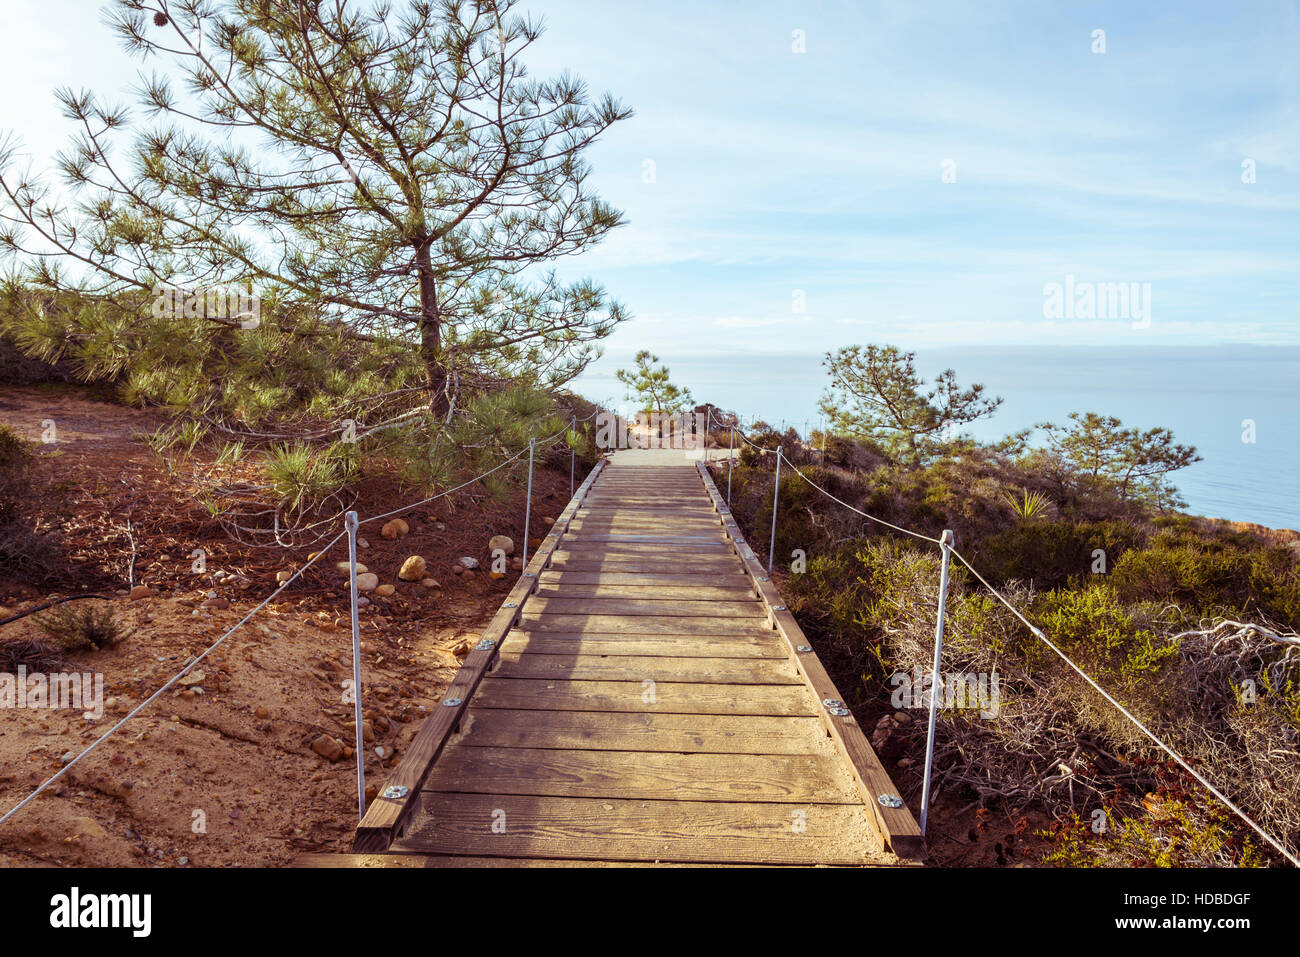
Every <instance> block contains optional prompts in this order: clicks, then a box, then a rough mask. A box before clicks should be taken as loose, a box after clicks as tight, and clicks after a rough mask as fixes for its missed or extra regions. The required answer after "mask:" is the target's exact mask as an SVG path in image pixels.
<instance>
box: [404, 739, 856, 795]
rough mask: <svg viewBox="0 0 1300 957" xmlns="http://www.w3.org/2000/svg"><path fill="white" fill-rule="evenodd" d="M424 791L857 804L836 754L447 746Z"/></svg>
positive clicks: (430, 774)
mask: <svg viewBox="0 0 1300 957" xmlns="http://www.w3.org/2000/svg"><path fill="white" fill-rule="evenodd" d="M424 790H425V791H440V792H444V793H457V792H458V793H461V794H497V795H501V794H519V795H523V794H533V795H545V796H547V797H577V798H607V797H615V798H621V799H624V800H651V801H654V800H658V801H772V802H777V803H785V804H790V803H796V804H859V803H861V799H860V798H859V797H858V793H857V790H856V789H855V787H854V786H853V782H852V781H851V780H850V779H849V776H848V774H847V773H845V770H844V767H843V765H842V764H841V762H840V759H839V756H838V755H835V756H833V757H832V756H827V755H822V754H665V753H662V752H655V751H579V750H573V751H567V750H558V749H554V748H465V747H460V746H459V745H452V746H450V747H448V748H447V749H446V750H445V751H444V752H443V754H442V757H441V758H440V759H439V760H438V763H437V764H436V765H435V766H434V768H433V770H432V771H430V772H429V776H428V777H427V778H426V779H425V783H424Z"/></svg>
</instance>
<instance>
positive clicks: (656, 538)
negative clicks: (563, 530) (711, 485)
mask: <svg viewBox="0 0 1300 957" xmlns="http://www.w3.org/2000/svg"><path fill="white" fill-rule="evenodd" d="M564 544H565V547H566V548H571V549H574V550H577V549H580V548H585V549H587V550H588V551H591V552H594V553H596V554H599V555H647V556H650V555H662V556H664V557H667V558H671V557H673V556H675V555H682V556H685V557H688V558H708V557H711V556H714V555H726V554H728V553H730V551H731V545H730V544H729V543H727V542H726V541H724V540H723V539H722V537H721V536H718V535H713V536H710V537H709V538H686V537H684V536H681V535H583V534H580V533H570V537H569V538H567V539H565V542H564Z"/></svg>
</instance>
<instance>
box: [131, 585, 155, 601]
mask: <svg viewBox="0 0 1300 957" xmlns="http://www.w3.org/2000/svg"><path fill="white" fill-rule="evenodd" d="M152 595H153V592H152V591H150V590H149V586H148V585H136V586H134V587H133V588H132V589H131V591H130V594H128V595H127V597H128V598H130V599H131V601H139V600H140V599H141V598H149V597H151V596H152Z"/></svg>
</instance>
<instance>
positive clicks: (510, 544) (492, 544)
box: [488, 535, 515, 555]
mask: <svg viewBox="0 0 1300 957" xmlns="http://www.w3.org/2000/svg"><path fill="white" fill-rule="evenodd" d="M497 549H500V550H501V551H503V552H505V553H506V554H507V555H513V554H514V553H515V540H514V539H513V538H511V537H510V536H509V535H493V536H492V537H491V538H490V539H488V554H489V555H491V554H492V553H493V552H495V551H496V550H497Z"/></svg>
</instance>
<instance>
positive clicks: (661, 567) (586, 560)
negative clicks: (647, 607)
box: [550, 549, 740, 577]
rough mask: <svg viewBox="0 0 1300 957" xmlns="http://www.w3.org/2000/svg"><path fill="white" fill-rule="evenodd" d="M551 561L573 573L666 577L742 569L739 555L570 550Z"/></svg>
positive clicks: (554, 565) (560, 552)
mask: <svg viewBox="0 0 1300 957" xmlns="http://www.w3.org/2000/svg"><path fill="white" fill-rule="evenodd" d="M550 558H551V564H550V567H551V568H559V569H569V570H571V571H601V570H608V571H611V572H645V573H646V574H664V573H674V572H675V573H677V574H682V573H683V572H690V573H693V574H695V575H707V576H710V577H711V576H713V575H715V574H732V573H734V572H735V571H736V570H737V569H738V568H740V564H739V559H737V558H736V556H735V555H719V556H717V557H716V558H687V557H684V556H683V557H682V558H680V559H676V560H674V559H672V558H645V557H639V556H636V555H604V556H596V555H593V554H592V553H590V552H571V551H568V550H567V549H565V550H561V551H557V552H556V553H555V554H554V555H552V556H550Z"/></svg>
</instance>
